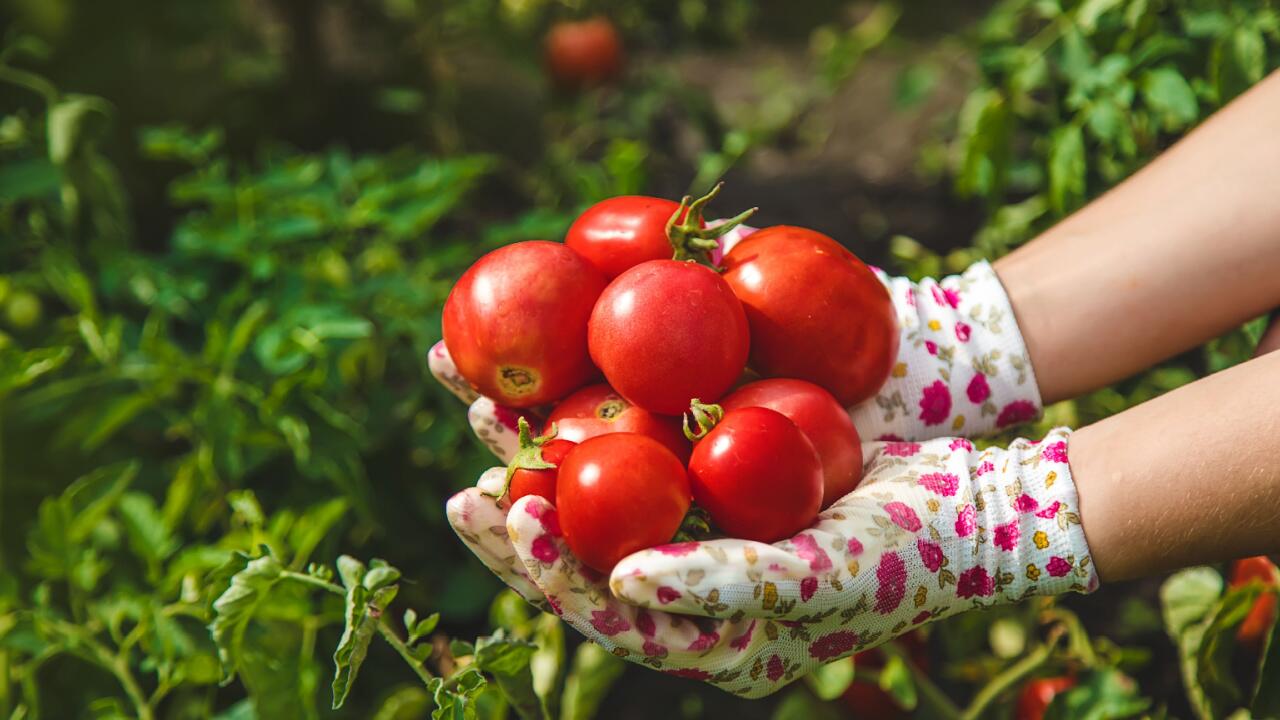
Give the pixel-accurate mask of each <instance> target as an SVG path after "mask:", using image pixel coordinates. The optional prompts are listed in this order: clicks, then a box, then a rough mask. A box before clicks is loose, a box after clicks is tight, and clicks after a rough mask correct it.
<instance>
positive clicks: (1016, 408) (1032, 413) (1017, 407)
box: [996, 400, 1040, 427]
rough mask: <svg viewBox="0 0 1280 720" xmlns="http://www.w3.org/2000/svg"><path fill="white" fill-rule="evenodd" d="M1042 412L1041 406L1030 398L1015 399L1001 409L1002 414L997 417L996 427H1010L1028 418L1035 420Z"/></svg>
mask: <svg viewBox="0 0 1280 720" xmlns="http://www.w3.org/2000/svg"><path fill="white" fill-rule="evenodd" d="M1039 414H1040V408H1037V407H1036V405H1035V403H1033V402H1031V401H1030V400H1014V401H1013V402H1011V403H1009V404H1008V405H1005V406H1004V407H1003V408H1001V410H1000V416H999V417H997V418H996V427H1009V426H1010V425H1017V424H1018V423H1024V422H1027V421H1028V420H1033V419H1035V417H1036V416H1037V415H1039Z"/></svg>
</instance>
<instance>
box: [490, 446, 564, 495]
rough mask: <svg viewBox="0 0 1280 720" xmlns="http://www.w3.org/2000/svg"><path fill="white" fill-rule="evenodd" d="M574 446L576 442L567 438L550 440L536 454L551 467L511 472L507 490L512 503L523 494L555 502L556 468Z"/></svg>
mask: <svg viewBox="0 0 1280 720" xmlns="http://www.w3.org/2000/svg"><path fill="white" fill-rule="evenodd" d="M575 446H577V443H575V442H570V441H568V440H550V441H548V442H547V443H546V444H545V445H543V446H542V447H541V448H540V452H539V453H538V455H539V456H540V457H541V458H542V460H543V462H546V463H549V464H551V465H552V466H553V467H549V468H516V470H515V472H513V473H511V485H510V488H509V489H508V491H507V492H509V493H510V494H511V502H512V503H514V502H515V501H517V500H519V499H520V498H522V497H524V496H525V495H537V496H539V497H542V498H546V499H547V500H549V501H551V502H555V499H556V474H557V473H558V472H559V470H558V468H559V467H560V463H562V462H564V458H565V456H566V455H568V454H569V451H570V450H572V449H573V448H574V447H575Z"/></svg>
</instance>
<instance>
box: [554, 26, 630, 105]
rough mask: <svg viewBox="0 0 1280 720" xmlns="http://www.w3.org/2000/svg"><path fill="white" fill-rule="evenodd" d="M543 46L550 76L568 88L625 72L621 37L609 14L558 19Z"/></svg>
mask: <svg viewBox="0 0 1280 720" xmlns="http://www.w3.org/2000/svg"><path fill="white" fill-rule="evenodd" d="M544 50H545V54H546V63H547V71H548V72H549V73H550V74H551V79H552V80H553V81H555V83H556V85H558V86H560V87H562V88H565V89H567V90H580V89H582V88H587V87H592V86H595V85H601V84H603V83H606V82H608V81H610V80H613V79H614V78H616V77H617V76H618V74H619V73H620V72H622V62H623V57H622V39H621V38H619V37H618V30H617V28H615V27H614V26H613V23H612V22H610V21H609V20H608V19H607V18H603V17H596V18H591V19H588V20H581V21H576V22H574V21H565V22H558V23H556V24H555V25H553V26H552V27H551V29H550V30H549V31H548V32H547V37H546V40H545V44H544Z"/></svg>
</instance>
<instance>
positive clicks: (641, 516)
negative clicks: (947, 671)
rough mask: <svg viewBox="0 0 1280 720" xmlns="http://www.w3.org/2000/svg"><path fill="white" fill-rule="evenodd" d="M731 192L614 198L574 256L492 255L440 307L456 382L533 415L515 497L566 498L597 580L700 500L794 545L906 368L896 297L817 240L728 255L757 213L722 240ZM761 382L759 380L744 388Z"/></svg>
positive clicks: (535, 251) (563, 509) (557, 250)
mask: <svg viewBox="0 0 1280 720" xmlns="http://www.w3.org/2000/svg"><path fill="white" fill-rule="evenodd" d="M718 189H719V188H718V187H717V188H716V190H713V191H712V192H711V193H710V194H708V195H707V196H706V197H703V198H699V199H698V200H696V201H693V202H690V201H689V199H688V198H686V199H685V200H684V201H682V202H680V203H675V202H672V201H670V200H665V199H660V198H652V197H634V196H627V197H615V198H611V199H608V200H605V201H603V202H600V203H598V204H597V205H595V206H593V207H591V208H589V209H588V210H587V211H586V212H584V213H583V214H582V215H581V216H580V217H578V219H577V220H576V221H575V222H574V224H573V226H572V227H571V228H570V229H569V232H568V236H567V237H566V239H565V242H563V243H558V242H547V241H528V242H521V243H516V244H513V245H508V246H506V247H503V248H500V249H498V250H495V251H493V252H491V253H489V254H488V255H485V256H484V257H482V258H481V259H480V260H478V261H477V262H476V263H475V264H474V265H473V266H471V268H470V269H468V270H467V272H466V273H465V274H463V276H462V277H461V278H460V279H459V280H458V282H457V284H456V285H455V286H454V288H453V290H452V292H451V293H450V295H449V299H448V301H447V302H446V303H445V309H444V340H445V345H446V347H447V348H448V350H449V352H450V354H451V355H452V357H453V359H454V362H455V364H456V365H457V367H458V370H459V372H460V373H461V374H462V375H463V377H465V378H466V379H467V381H468V382H470V383H471V384H472V385H473V386H474V387H475V388H476V389H477V390H479V391H480V392H481V393H483V394H484V395H487V396H488V397H490V398H492V399H493V400H494V401H495V402H497V403H499V404H502V405H505V406H508V407H511V408H517V409H521V410H522V413H523V414H524V415H525V417H524V418H522V420H521V423H522V433H521V435H522V440H521V450H520V452H519V454H518V456H517V457H516V458H515V460H513V461H512V463H511V466H510V468H509V472H508V479H509V481H510V482H509V487H508V489H507V492H509V493H510V495H511V497H512V499H513V500H515V499H519V497H522V496H523V495H526V494H538V495H541V496H543V497H546V498H547V499H549V500H553V501H554V502H555V504H556V506H557V508H558V510H559V515H560V524H561V528H562V529H563V531H564V533H565V539H566V541H567V542H568V544H569V547H570V548H571V549H572V550H573V551H574V553H575V554H576V555H577V556H578V557H579V558H580V559H581V560H582V561H583V562H585V563H586V564H587V565H589V566H591V567H593V568H596V569H597V570H601V571H608V570H609V569H611V568H612V567H613V565H614V564H616V563H617V561H618V560H620V559H621V558H623V557H625V556H626V555H628V554H630V553H632V552H635V551H637V550H642V549H644V548H648V547H653V546H655V545H661V544H664V543H667V542H670V541H671V540H672V539H673V537H674V536H676V535H677V533H678V532H679V531H680V529H681V526H682V523H683V522H684V521H685V519H686V516H688V515H690V509H691V503H696V506H697V508H700V509H701V511H703V513H705V515H706V516H708V517H709V520H710V522H711V524H712V525H714V527H715V528H716V529H717V530H718V531H720V532H722V533H724V534H726V535H729V536H732V537H737V538H743V539H749V540H758V541H762V542H773V541H777V540H780V539H783V538H785V537H789V536H790V535H792V534H794V533H795V532H797V531H799V530H802V529H804V528H805V527H807V526H808V525H809V524H810V523H812V522H813V520H814V518H815V516H816V515H817V514H818V512H819V510H820V509H821V508H822V507H823V506H824V504H829V503H830V502H832V501H834V500H835V499H837V498H839V497H841V496H843V495H845V494H846V493H848V492H849V491H851V490H852V489H853V488H854V487H855V486H856V485H857V483H858V480H859V479H860V476H861V470H862V456H861V448H860V444H859V439H858V434H857V431H856V430H855V429H854V426H853V423H852V422H851V420H850V419H849V416H848V414H847V412H846V411H845V410H844V408H845V407H848V406H850V405H853V404H855V403H858V402H861V401H862V400H865V399H866V398H868V397H870V396H872V395H873V394H874V393H875V392H876V390H877V389H878V388H879V387H880V385H881V384H882V383H883V382H884V380H885V379H886V378H887V377H888V375H889V372H890V369H891V368H892V365H893V363H894V361H895V358H896V356H897V344H898V330H897V326H896V322H895V317H894V311H893V306H892V303H891V302H890V299H889V295H888V291H887V290H886V289H885V287H884V285H882V284H881V283H880V282H879V280H878V279H877V278H876V277H875V275H874V274H873V273H872V272H871V270H870V269H869V268H868V267H867V266H866V265H864V264H863V263H862V262H861V261H860V260H858V258H857V257H855V256H854V255H853V253H851V252H849V251H848V250H847V249H845V248H844V247H843V246H841V245H840V244H839V243H837V242H836V241H835V240H832V239H831V238H829V237H827V236H825V235H822V234H821V233H818V232H815V231H813V230H808V229H805V228H799V227H790V226H777V227H770V228H765V229H763V230H757V231H755V232H754V233H752V234H750V235H747V236H746V238H745V239H743V240H741V241H740V242H739V243H737V244H736V245H735V246H733V247H732V248H730V249H729V250H728V251H727V252H722V251H721V247H720V239H721V238H722V237H723V236H724V235H725V234H726V233H727V232H728V231H730V230H731V229H732V228H733V227H734V226H735V225H737V224H738V223H740V222H741V221H742V220H744V219H745V218H746V217H749V216H750V214H751V213H752V212H754V210H750V211H747V212H746V213H743V214H742V215H740V216H738V217H736V218H734V219H732V220H730V221H728V222H725V223H722V224H720V225H717V226H714V227H708V225H707V223H706V222H704V221H703V217H702V213H703V209H704V208H705V206H706V204H707V203H708V202H709V201H710V200H711V199H712V198H714V197H715V194H716V192H717V190H718ZM748 364H749V365H750V368H751V370H750V371H747V369H746V368H747V366H748ZM751 373H754V374H755V376H756V377H760V378H764V379H758V380H756V381H754V382H748V383H747V384H745V385H740V383H742V382H743V381H744V379H750V378H751V377H752V375H751ZM602 376H603V382H601V379H602ZM735 386H737V387H736V389H735ZM712 403H717V404H712ZM548 407H549V408H550V411H549V413H548V414H545V416H544V415H543V414H541V413H540V412H539V410H540V409H543V408H548ZM529 421H532V422H533V423H535V424H541V425H543V426H544V427H545V428H546V433H545V434H544V435H543V436H541V437H538V438H534V437H533V436H532V432H531V431H530V430H529V425H528V424H529ZM824 498H825V501H826V502H825V503H824ZM694 515H696V516H701V513H695V514H694Z"/></svg>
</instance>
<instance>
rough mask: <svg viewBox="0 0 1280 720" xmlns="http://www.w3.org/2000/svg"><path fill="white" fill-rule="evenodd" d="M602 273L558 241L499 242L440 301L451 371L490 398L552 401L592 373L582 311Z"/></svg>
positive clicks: (587, 311) (586, 313) (596, 292)
mask: <svg viewBox="0 0 1280 720" xmlns="http://www.w3.org/2000/svg"><path fill="white" fill-rule="evenodd" d="M604 286H605V283H604V277H603V276H602V275H601V274H600V273H599V271H597V270H596V269H595V268H594V267H593V266H592V265H591V264H590V263H588V262H587V261H586V260H584V259H583V258H582V257H581V256H580V255H578V254H577V253H575V252H574V251H573V250H570V249H569V248H567V247H565V246H564V245H562V244H560V243H553V242H546V241H540V240H533V241H528V242H521V243H515V244H514V245H507V246H506V247H502V248H499V249H497V250H494V251H493V252H491V253H489V254H488V255H485V256H484V257H482V258H480V259H479V260H477V261H476V263H475V264H474V265H472V266H471V267H470V268H468V269H467V271H466V272H465V273H463V274H462V277H461V278H459V279H458V282H457V283H456V284H455V285H454V286H453V290H452V291H450V292H449V298H448V299H447V300H446V301H445V305H444V320H443V327H444V342H445V346H446V347H448V348H449V354H450V355H452V356H453V361H454V363H456V364H457V366H458V371H459V372H460V373H462V376H463V377H465V378H466V379H467V381H468V382H470V383H471V384H473V385H474V386H475V387H476V389H477V390H479V391H480V392H481V393H482V394H484V395H487V396H488V397H491V398H493V399H494V400H496V401H497V402H500V403H502V404H504V405H509V406H511V407H517V408H524V407H531V406H534V405H541V404H543V403H547V402H551V401H553V400H558V399H559V398H561V397H563V396H565V395H567V394H569V393H570V392H571V391H573V390H574V389H575V388H577V387H579V386H581V385H583V384H585V383H587V382H588V381H589V380H591V378H592V377H593V376H594V375H595V372H596V370H595V367H594V366H593V365H592V364H591V359H590V358H589V357H588V355H587V332H586V329H587V318H588V317H590V315H591V310H592V307H593V306H594V305H595V302H596V299H597V298H598V297H599V296H600V293H601V291H602V290H603V289H604Z"/></svg>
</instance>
